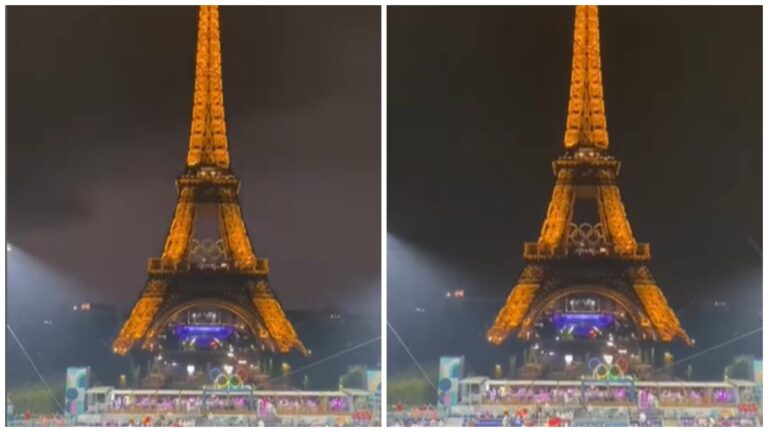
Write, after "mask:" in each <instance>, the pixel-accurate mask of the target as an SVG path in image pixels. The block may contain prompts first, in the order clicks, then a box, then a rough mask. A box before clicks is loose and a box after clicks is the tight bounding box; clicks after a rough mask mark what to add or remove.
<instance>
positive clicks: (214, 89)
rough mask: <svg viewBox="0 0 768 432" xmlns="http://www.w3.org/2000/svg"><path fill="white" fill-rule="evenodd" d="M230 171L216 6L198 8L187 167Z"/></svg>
mask: <svg viewBox="0 0 768 432" xmlns="http://www.w3.org/2000/svg"><path fill="white" fill-rule="evenodd" d="M198 167H213V168H221V169H228V168H229V150H228V148H227V125H226V122H225V120H224V92H223V88H222V82H221V38H220V35H219V8H218V6H200V12H199V16H198V23H197V57H196V60H195V95H194V99H193V102H192V127H191V130H190V136H189V150H188V152H187V168H188V169H193V168H198Z"/></svg>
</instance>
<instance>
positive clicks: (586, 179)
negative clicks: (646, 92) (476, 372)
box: [487, 6, 692, 346]
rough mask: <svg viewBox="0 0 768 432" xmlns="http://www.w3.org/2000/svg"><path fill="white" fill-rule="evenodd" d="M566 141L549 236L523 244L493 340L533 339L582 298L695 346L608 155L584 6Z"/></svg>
mask: <svg viewBox="0 0 768 432" xmlns="http://www.w3.org/2000/svg"><path fill="white" fill-rule="evenodd" d="M564 146H565V152H564V154H563V155H562V156H561V157H560V158H558V159H557V160H555V161H554V162H553V164H552V168H553V171H554V175H555V179H556V181H555V187H554V191H553V192H552V198H551V201H550V203H549V208H548V210H547V214H546V218H545V220H544V224H543V226H542V228H541V234H540V236H539V239H538V241H537V242H531V243H525V245H524V247H523V258H524V261H525V267H524V269H523V271H522V274H521V275H520V277H519V279H518V281H517V284H516V285H515V286H514V288H512V292H511V293H510V294H509V296H508V297H507V300H506V303H505V305H504V306H503V308H502V309H501V311H500V312H499V313H498V315H497V317H496V320H495V321H494V323H493V325H492V327H491V328H490V329H489V330H488V333H487V337H488V341H489V342H490V343H492V344H495V345H500V344H501V343H502V342H503V341H504V340H505V339H506V338H507V337H508V336H509V335H510V334H511V333H516V335H517V336H518V338H520V339H522V340H531V339H533V338H535V337H536V333H537V327H536V326H537V321H539V320H540V319H542V318H543V317H544V316H545V314H546V313H547V311H550V312H551V311H552V310H553V309H557V308H558V307H564V308H565V309H566V311H567V308H568V307H569V305H568V304H565V305H564V303H565V302H567V301H568V299H578V297H579V296H582V299H584V297H587V298H591V299H592V300H587V301H590V302H591V303H588V305H594V304H595V303H594V301H595V299H598V300H597V301H603V302H605V303H611V304H612V307H613V308H614V309H613V310H616V311H620V313H621V314H624V315H625V316H628V320H631V321H630V322H631V323H632V324H633V325H634V328H635V332H636V337H637V338H638V340H639V343H640V344H643V343H644V342H645V345H648V344H652V343H653V342H671V341H673V340H681V341H683V342H684V343H685V344H687V345H689V346H690V345H692V341H691V339H690V338H689V337H688V335H687V334H686V332H685V331H684V330H683V328H682V327H681V325H680V322H679V321H678V319H677V316H676V315H675V313H674V311H672V309H671V308H670V307H669V305H668V304H667V300H666V298H665V297H664V294H663V293H662V291H661V289H660V288H659V286H658V285H657V283H656V281H655V280H654V278H653V276H652V274H651V271H650V268H649V265H650V260H651V252H650V245H649V244H647V243H638V242H637V241H636V240H635V237H634V235H633V233H632V229H631V227H630V224H629V220H628V219H627V215H626V212H625V210H624V204H623V203H622V200H621V195H620V193H619V187H618V185H617V181H616V178H617V176H618V174H619V169H620V167H621V164H620V162H619V161H617V160H616V159H614V158H613V157H612V156H611V155H610V154H609V153H608V131H607V124H606V115H605V103H604V101H603V84H602V73H601V66H600V33H599V28H598V10H597V6H576V14H575V29H574V36H573V62H572V70H571V86H570V100H569V102H568V117H567V121H566V128H565V139H564ZM577 301H578V300H577ZM573 305H574V304H571V305H570V306H573ZM575 305H577V306H579V305H581V306H584V304H583V303H581V304H580V303H575ZM581 306H579V307H581ZM560 310H561V311H562V310H563V309H560Z"/></svg>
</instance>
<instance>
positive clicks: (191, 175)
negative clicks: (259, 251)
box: [112, 6, 307, 355]
mask: <svg viewBox="0 0 768 432" xmlns="http://www.w3.org/2000/svg"><path fill="white" fill-rule="evenodd" d="M176 188H177V191H178V202H177V204H176V211H175V213H174V216H173V221H172V222H171V226H170V230H169V232H168V236H167V238H166V241H165V247H164V248H163V252H162V255H161V256H160V257H159V258H151V259H150V260H149V265H148V273H149V278H148V281H147V284H146V287H145V288H144V290H143V292H142V293H141V296H140V297H139V299H138V301H137V302H136V304H135V306H134V307H133V310H132V311H131V314H130V317H129V318H128V319H127V321H126V322H125V324H124V325H123V327H122V329H121V330H120V334H119V335H118V337H117V338H116V339H115V341H114V342H113V345H112V347H113V350H114V352H115V353H117V354H119V355H125V354H126V353H127V352H128V351H129V350H131V348H132V347H133V346H134V345H135V344H136V343H141V347H142V348H143V349H145V350H149V351H154V350H157V349H159V348H163V347H162V345H163V343H164V342H162V338H163V336H162V335H163V334H165V333H167V332H168V331H169V326H177V327H176V328H177V329H181V330H185V331H186V330H188V331H193V332H197V333H195V334H196V335H197V336H198V337H199V340H205V341H206V342H207V341H209V340H210V341H211V343H213V344H214V345H215V344H216V343H217V342H216V341H217V340H218V338H221V337H223V336H222V335H221V334H220V333H214V334H207V335H206V334H205V332H206V331H210V329H211V328H214V329H219V330H221V328H224V333H227V329H226V326H224V325H223V323H222V322H220V321H221V320H222V317H221V316H219V315H218V314H217V312H211V311H222V312H223V313H226V314H227V315H228V316H229V317H230V319H231V321H229V322H227V323H226V324H227V325H228V326H229V330H230V331H232V329H235V328H236V329H239V330H240V331H242V332H244V333H245V334H247V335H249V338H250V340H251V341H252V343H253V345H254V346H255V345H258V346H260V347H262V348H263V350H264V351H266V352H279V353H288V352H291V351H292V350H297V351H299V352H300V353H302V354H304V355H306V354H307V351H306V349H305V348H304V345H303V344H302V342H301V340H299V337H298V335H297V334H296V331H295V330H294V328H293V325H292V324H291V322H290V321H288V319H287V318H286V316H285V313H284V311H283V308H282V307H281V305H280V302H279V301H278V300H277V298H276V297H275V293H274V292H273V291H272V289H271V288H270V285H269V281H268V279H267V275H268V273H269V267H268V264H267V260H266V259H264V258H257V257H256V255H255V254H254V252H253V249H252V247H251V241H250V239H249V237H248V232H247V230H246V227H245V222H244V221H243V218H242V216H241V213H240V203H239V198H238V194H239V189H240V180H239V179H238V178H237V177H236V176H235V175H234V174H233V173H232V171H231V169H230V166H229V151H228V147H227V135H226V125H225V121H224V96H223V92H222V79H221V45H220V36H219V11H218V8H217V7H216V6H201V7H200V11H199V21H198V34H197V59H196V75H195V92H194V101H193V106H192V128H191V135H190V139H189V149H188V152H187V161H186V170H185V171H184V173H183V174H182V175H181V176H180V177H179V178H178V179H177V180H176ZM206 218H207V219H208V222H209V224H208V226H207V227H206V226H205V223H204V222H205V221H206ZM206 228H208V230H207V231H206ZM207 234H212V235H213V237H214V238H213V239H210V238H206V237H203V236H204V235H207ZM191 311H199V314H198V312H194V313H191ZM190 316H192V317H194V320H193V321H194V322H192V323H191V324H200V323H201V322H202V323H203V324H214V325H207V326H206V325H196V326H195V325H190V326H184V325H183V324H189V323H186V322H182V323H181V324H179V322H180V321H179V320H180V317H181V318H185V317H187V318H188V317H190ZM206 320H207V321H206ZM216 325H218V327H217V326H216ZM190 328H191V330H190Z"/></svg>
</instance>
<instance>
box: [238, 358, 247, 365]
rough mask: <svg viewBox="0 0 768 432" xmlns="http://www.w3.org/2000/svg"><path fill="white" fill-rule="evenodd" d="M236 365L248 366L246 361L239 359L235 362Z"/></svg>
mask: <svg viewBox="0 0 768 432" xmlns="http://www.w3.org/2000/svg"><path fill="white" fill-rule="evenodd" d="M237 364H241V365H244V364H248V360H245V359H240V360H238V361H237Z"/></svg>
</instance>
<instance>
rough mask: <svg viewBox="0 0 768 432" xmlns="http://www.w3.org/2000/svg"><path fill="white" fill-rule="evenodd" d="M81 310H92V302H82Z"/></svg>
mask: <svg viewBox="0 0 768 432" xmlns="http://www.w3.org/2000/svg"><path fill="white" fill-rule="evenodd" d="M80 310H91V304H90V303H82V304H81V305H80Z"/></svg>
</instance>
